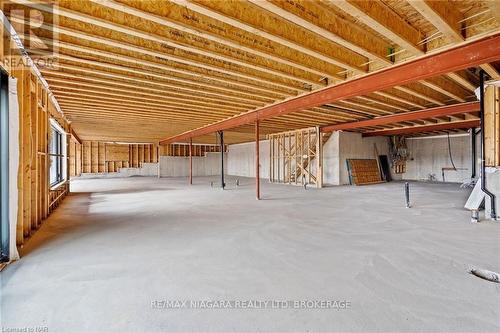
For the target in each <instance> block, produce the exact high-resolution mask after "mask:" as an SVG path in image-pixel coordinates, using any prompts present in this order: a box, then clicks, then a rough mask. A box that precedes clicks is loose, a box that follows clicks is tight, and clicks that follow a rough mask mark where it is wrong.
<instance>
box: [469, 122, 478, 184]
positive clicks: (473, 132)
mask: <svg viewBox="0 0 500 333" xmlns="http://www.w3.org/2000/svg"><path fill="white" fill-rule="evenodd" d="M476 135H477V133H476V129H475V128H471V129H470V136H471V155H472V158H471V159H472V172H471V175H470V178H471V179H474V178H476V162H477V154H476Z"/></svg>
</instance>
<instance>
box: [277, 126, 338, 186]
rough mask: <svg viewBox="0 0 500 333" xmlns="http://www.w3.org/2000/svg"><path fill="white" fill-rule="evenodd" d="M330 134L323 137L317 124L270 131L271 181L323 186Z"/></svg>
mask: <svg viewBox="0 0 500 333" xmlns="http://www.w3.org/2000/svg"><path fill="white" fill-rule="evenodd" d="M329 136H330V135H329V134H328V136H327V137H325V136H323V134H322V133H320V129H319V128H318V127H311V128H305V129H300V130H295V131H288V132H283V133H276V134H270V135H269V142H270V149H269V160H270V163H269V175H270V178H269V180H270V182H271V183H284V184H293V185H305V184H315V185H316V186H317V187H319V188H320V187H322V186H323V176H322V150H323V143H324V142H326V140H327V139H328V137H329ZM313 160H314V162H315V172H313V163H312V162H313Z"/></svg>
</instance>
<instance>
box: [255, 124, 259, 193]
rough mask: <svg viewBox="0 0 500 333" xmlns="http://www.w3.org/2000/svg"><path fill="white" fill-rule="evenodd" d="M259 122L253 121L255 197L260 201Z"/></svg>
mask: <svg viewBox="0 0 500 333" xmlns="http://www.w3.org/2000/svg"><path fill="white" fill-rule="evenodd" d="M259 143H260V142H259V120H256V121H255V191H256V192H255V195H256V198H257V200H260V165H259V164H260V158H259V155H260V147H259Z"/></svg>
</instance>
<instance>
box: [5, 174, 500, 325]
mask: <svg viewBox="0 0 500 333" xmlns="http://www.w3.org/2000/svg"><path fill="white" fill-rule="evenodd" d="M214 179H215V178H214ZM240 181H241V183H242V186H240V187H239V188H237V189H235V186H234V179H231V180H229V181H228V184H229V185H228V190H226V191H221V190H220V189H215V188H210V179H209V178H202V179H200V178H197V179H195V185H194V186H192V187H188V186H187V185H186V180H185V179H161V180H158V179H155V178H129V179H85V180H76V181H74V182H73V184H72V189H73V191H75V193H73V194H72V195H71V196H69V197H68V198H66V199H65V201H64V203H63V204H62V205H61V206H60V208H58V209H57V211H56V212H55V213H54V214H53V215H52V216H51V217H50V219H49V220H48V221H46V222H45V224H44V225H43V226H42V228H41V229H40V231H38V232H37V233H36V234H35V235H34V236H33V237H32V239H30V240H29V242H28V244H27V246H25V247H24V249H23V251H22V254H23V255H24V257H23V258H22V260H21V261H19V262H17V263H14V264H12V265H10V266H8V267H7V268H6V269H5V270H4V271H3V272H1V280H2V281H1V288H2V289H1V292H2V294H1V295H2V299H1V322H2V324H1V326H3V327H35V326H36V327H39V326H42V327H44V326H47V327H48V330H49V331H50V332H79V331H82V332H84V331H86V332H110V331H116V332H157V331H164V332H205V331H208V332H271V331H273V332H290V331H294V332H326V331H336V332H346V331H367V332H389V331H392V332H401V331H420V332H437V331H440V332H444V331H447V332H461V331H466V332H484V331H490V332H493V331H496V332H498V331H499V330H500V285H499V284H495V283H491V282H488V281H485V280H481V279H479V278H477V277H475V276H472V275H470V274H468V273H467V269H468V268H469V267H481V268H485V269H489V270H493V271H497V272H499V271H500V256H499V253H500V251H499V250H500V233H499V230H500V229H499V228H500V224H498V223H495V222H484V223H479V224H470V223H469V220H470V214H469V213H468V212H467V211H465V210H463V209H462V206H463V203H464V201H465V199H466V197H467V192H468V191H467V190H460V189H459V188H458V185H451V184H445V185H443V184H440V185H437V184H429V183H412V184H411V191H412V201H413V208H411V209H405V208H404V202H403V201H404V200H403V195H402V190H403V185H402V183H389V184H380V185H372V186H364V187H354V186H344V187H330V188H325V189H322V190H315V189H311V190H307V191H304V190H303V189H302V188H300V187H293V186H285V185H270V184H267V183H266V182H264V184H263V197H264V199H265V200H262V201H260V202H258V201H256V200H255V199H254V187H253V184H252V180H251V179H241V180H240ZM155 300H234V301H238V300H241V301H244V300H260V301H265V300H290V301H294V300H347V301H349V302H350V304H351V305H350V308H349V309H340V310H339V309H293V308H292V309H271V308H268V309H241V308H240V309H193V308H191V309H185V308H184V309H155V308H152V306H151V304H152V302H154V301H155ZM159 304H161V303H159Z"/></svg>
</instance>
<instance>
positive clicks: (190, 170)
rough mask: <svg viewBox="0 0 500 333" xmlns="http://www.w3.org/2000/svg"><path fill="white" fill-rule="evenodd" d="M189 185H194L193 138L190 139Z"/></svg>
mask: <svg viewBox="0 0 500 333" xmlns="http://www.w3.org/2000/svg"><path fill="white" fill-rule="evenodd" d="M189 185H193V139H189Z"/></svg>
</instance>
